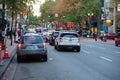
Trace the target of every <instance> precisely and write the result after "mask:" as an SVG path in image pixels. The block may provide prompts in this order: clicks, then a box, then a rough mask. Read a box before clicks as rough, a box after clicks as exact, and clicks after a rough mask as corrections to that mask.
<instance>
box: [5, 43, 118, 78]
mask: <svg viewBox="0 0 120 80" xmlns="http://www.w3.org/2000/svg"><path fill="white" fill-rule="evenodd" d="M47 48H48V62H28V63H17V61H16V57H15V59H14V60H13V62H12V65H11V68H9V70H7V72H6V74H5V76H4V80H5V79H8V80H120V47H115V46H114V45H109V44H100V43H98V42H96V43H90V42H89V43H86V42H81V52H73V51H60V52H58V51H56V50H55V49H54V47H53V46H50V45H48V46H47Z"/></svg>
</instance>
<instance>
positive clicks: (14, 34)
mask: <svg viewBox="0 0 120 80" xmlns="http://www.w3.org/2000/svg"><path fill="white" fill-rule="evenodd" d="M12 32H13V36H14V42H15V41H16V29H15V28H13V30H12Z"/></svg>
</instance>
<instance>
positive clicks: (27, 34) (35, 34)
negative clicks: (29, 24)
mask: <svg viewBox="0 0 120 80" xmlns="http://www.w3.org/2000/svg"><path fill="white" fill-rule="evenodd" d="M31 35H33V36H40V35H39V34H37V33H26V34H25V35H23V36H31Z"/></svg>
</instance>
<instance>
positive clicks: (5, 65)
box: [0, 39, 16, 79]
mask: <svg viewBox="0 0 120 80" xmlns="http://www.w3.org/2000/svg"><path fill="white" fill-rule="evenodd" d="M6 46H7V51H8V54H9V57H10V58H8V59H2V64H1V65H0V79H1V78H2V76H3V74H4V72H5V71H6V69H7V68H8V66H9V64H10V62H11V61H12V59H13V57H14V56H15V52H14V51H15V49H16V43H14V42H13V44H12V46H11V44H10V39H7V41H6ZM3 57H4V50H3V51H2V58H3Z"/></svg>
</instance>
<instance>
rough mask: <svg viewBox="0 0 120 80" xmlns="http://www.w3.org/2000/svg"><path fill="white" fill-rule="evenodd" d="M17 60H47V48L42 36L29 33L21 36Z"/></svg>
mask: <svg viewBox="0 0 120 80" xmlns="http://www.w3.org/2000/svg"><path fill="white" fill-rule="evenodd" d="M16 52H17V61H18V62H21V61H23V60H25V59H28V60H29V59H31V60H35V59H37V60H40V61H41V60H42V61H47V48H46V43H45V42H44V40H43V38H42V36H40V35H39V34H35V33H27V34H25V35H23V36H21V37H20V39H19V41H18V44H17V51H16Z"/></svg>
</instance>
